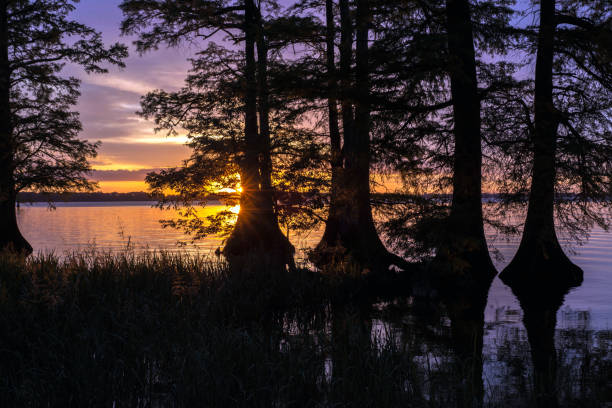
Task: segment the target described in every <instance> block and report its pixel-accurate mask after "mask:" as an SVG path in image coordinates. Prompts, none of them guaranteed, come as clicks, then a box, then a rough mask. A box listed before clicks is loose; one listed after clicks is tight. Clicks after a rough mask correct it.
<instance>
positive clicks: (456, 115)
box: [434, 0, 495, 275]
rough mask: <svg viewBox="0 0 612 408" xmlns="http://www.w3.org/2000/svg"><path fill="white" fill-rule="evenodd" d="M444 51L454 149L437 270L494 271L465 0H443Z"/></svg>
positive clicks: (478, 114)
mask: <svg viewBox="0 0 612 408" xmlns="http://www.w3.org/2000/svg"><path fill="white" fill-rule="evenodd" d="M446 13H447V36H448V55H449V62H448V63H449V70H450V82H451V94H452V99H453V119H454V137H455V152H454V164H453V201H452V205H451V211H450V215H449V218H448V233H447V234H446V236H445V237H442V243H441V245H440V247H439V248H438V251H437V254H436V259H435V262H434V265H435V269H436V270H437V271H438V272H440V273H443V274H445V273H450V274H457V273H459V274H465V273H471V274H483V275H491V274H494V273H495V269H494V267H493V263H492V261H491V258H490V256H489V251H488V249H487V242H486V239H485V235H484V226H483V217H482V201H481V178H482V150H481V135H480V100H479V97H478V84H477V80H476V57H475V52H474V38H473V34H472V21H471V14H470V5H469V1H468V0H447V2H446Z"/></svg>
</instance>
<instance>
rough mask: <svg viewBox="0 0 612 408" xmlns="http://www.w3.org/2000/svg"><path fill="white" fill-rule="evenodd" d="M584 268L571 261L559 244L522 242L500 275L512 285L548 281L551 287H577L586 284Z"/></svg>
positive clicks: (506, 282)
mask: <svg viewBox="0 0 612 408" xmlns="http://www.w3.org/2000/svg"><path fill="white" fill-rule="evenodd" d="M583 276H584V273H583V271H582V269H581V268H580V267H579V266H577V265H576V264H574V263H573V262H572V261H570V260H569V258H568V257H567V255H565V253H564V252H563V250H562V249H561V246H560V245H558V244H554V243H553V244H551V245H546V246H544V245H535V244H529V243H521V246H520V247H519V250H518V252H517V253H516V255H515V256H514V258H513V259H512V261H511V262H510V264H509V265H508V266H507V267H506V268H504V270H503V271H502V273H501V274H500V276H499V277H500V279H501V280H502V281H503V282H504V283H505V284H507V285H509V286H514V285H519V284H521V283H525V282H530V281H542V280H545V281H548V282H549V284H550V285H551V286H561V287H566V286H578V285H580V284H581V283H582V281H583Z"/></svg>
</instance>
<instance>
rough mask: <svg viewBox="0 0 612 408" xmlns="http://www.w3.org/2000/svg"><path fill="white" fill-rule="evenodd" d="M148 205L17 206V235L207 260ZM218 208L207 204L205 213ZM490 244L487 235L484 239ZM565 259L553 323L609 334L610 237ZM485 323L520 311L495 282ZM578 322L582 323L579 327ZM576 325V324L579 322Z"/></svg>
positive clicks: (54, 246)
mask: <svg viewBox="0 0 612 408" xmlns="http://www.w3.org/2000/svg"><path fill="white" fill-rule="evenodd" d="M152 204H153V203H150V202H96V203H57V204H56V209H55V210H50V209H49V208H48V206H47V204H45V203H34V204H28V205H22V206H21V208H20V209H19V212H18V220H19V225H20V228H21V230H22V232H23V235H24V236H25V237H26V238H27V239H28V241H29V242H30V243H31V244H32V246H33V247H34V250H35V251H41V252H54V253H56V254H58V255H61V254H62V253H65V252H71V251H78V250H83V249H94V248H95V249H97V250H101V251H109V250H110V251H122V250H125V248H126V247H127V246H128V245H130V246H132V247H133V248H135V249H137V250H178V251H185V252H188V253H191V254H199V255H205V256H206V255H210V256H212V255H213V253H214V251H215V250H216V249H217V248H218V247H219V246H222V244H223V239H222V238H221V237H209V238H206V239H204V240H202V241H200V242H196V243H189V244H188V245H185V246H180V247H179V246H178V245H177V242H179V241H188V240H189V239H188V237H186V236H185V235H184V234H182V233H181V232H179V231H177V230H174V229H172V228H162V226H161V225H160V223H159V220H160V219H169V218H172V217H173V212H172V211H162V210H160V209H158V208H154V207H152ZM222 208H224V207H222V206H220V205H210V206H208V207H206V209H205V210H204V212H205V213H211V214H212V213H214V212H216V211H218V210H220V209H222ZM320 236H321V231H314V232H311V233H309V234H306V235H301V236H296V235H293V236H291V240H292V242H293V244H294V245H295V246H296V248H298V249H301V250H302V251H298V258H299V257H300V256H303V250H304V249H307V248H312V247H313V246H315V245H316V244H317V242H318V241H319V239H320ZM489 239H491V236H489ZM517 243H518V238H511V239H509V240H506V239H496V240H495V243H494V245H495V247H496V248H497V249H498V250H499V253H500V254H501V255H502V256H503V258H502V259H497V260H496V266H497V268H498V270H502V269H503V267H504V266H505V265H506V264H507V263H508V262H509V261H510V259H512V255H513V254H514V252H515V251H516V248H517ZM569 249H570V251H571V254H570V258H571V259H572V260H573V261H574V262H575V263H576V264H578V265H579V266H580V267H581V268H582V269H583V270H584V282H583V284H582V285H581V286H580V287H578V288H574V289H572V290H571V291H570V293H569V294H568V295H567V296H566V297H565V302H564V304H563V306H562V307H561V309H560V311H559V319H558V321H559V324H560V325H564V324H565V325H567V324H570V325H571V324H573V322H572V319H571V318H570V316H571V314H572V313H573V314H575V315H578V314H580V315H581V316H583V317H584V316H588V319H587V321H586V324H588V326H589V327H590V328H593V329H612V295H611V294H612V233H609V232H606V231H602V230H601V229H599V228H595V229H594V230H593V231H592V232H591V236H590V238H589V240H588V241H587V242H586V243H585V244H584V245H583V246H580V247H576V246H575V245H570V248H569ZM485 315H486V321H489V322H492V321H495V320H498V321H500V320H502V321H504V322H506V324H508V325H513V324H519V325H520V324H521V313H520V306H519V303H518V301H517V300H516V297H515V296H514V295H513V294H512V291H511V290H510V288H509V287H507V286H506V285H504V284H503V283H502V282H501V281H500V280H499V279H498V278H496V279H495V280H494V281H493V284H492V286H491V290H490V292H489V298H488V304H487V308H486V312H485ZM583 323H584V322H583ZM581 324H582V323H581Z"/></svg>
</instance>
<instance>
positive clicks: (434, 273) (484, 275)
mask: <svg viewBox="0 0 612 408" xmlns="http://www.w3.org/2000/svg"><path fill="white" fill-rule="evenodd" d="M429 275H430V279H431V280H432V283H433V284H434V286H435V287H437V288H438V289H442V290H443V289H444V288H445V287H446V286H452V287H456V286H457V285H461V284H462V283H465V284H466V285H468V286H469V285H474V284H475V282H490V281H491V280H492V279H493V278H494V277H495V275H497V269H495V266H494V265H493V261H492V260H491V256H490V255H489V251H488V249H486V247H485V248H481V249H475V250H463V251H460V250H456V248H453V247H442V248H438V251H437V253H436V256H435V257H434V259H433V260H432V261H431V264H430V266H429Z"/></svg>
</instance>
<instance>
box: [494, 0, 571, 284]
mask: <svg viewBox="0 0 612 408" xmlns="http://www.w3.org/2000/svg"><path fill="white" fill-rule="evenodd" d="M554 37H555V0H542V1H541V2H540V29H539V33H538V48H537V56H536V73H535V98H534V104H535V106H534V107H535V120H534V127H535V132H534V146H533V147H534V151H533V153H534V155H533V170H532V176H531V191H530V194H529V206H528V208H527V219H526V221H525V229H524V231H523V237H522V239H521V243H520V245H519V249H518V251H517V253H516V255H515V256H514V258H513V259H512V262H510V264H509V265H508V266H507V267H506V268H505V269H504V271H503V272H502V273H501V275H500V277H501V278H502V279H503V280H504V282H510V281H513V280H516V279H529V278H532V277H534V276H535V275H542V274H544V275H549V276H550V277H551V278H552V279H558V280H565V281H568V282H570V283H571V282H580V281H582V270H581V269H580V268H579V267H578V266H576V265H574V264H573V263H572V262H571V261H570V260H569V258H568V257H567V256H566V255H565V253H564V252H563V249H562V248H561V245H560V244H559V240H558V239H557V234H556V232H555V223H554V201H555V180H556V164H555V155H556V148H557V129H558V127H559V119H558V116H557V114H556V110H555V107H554V103H553V58H554V41H555V39H554Z"/></svg>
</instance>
